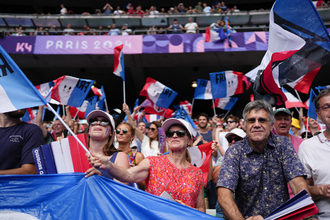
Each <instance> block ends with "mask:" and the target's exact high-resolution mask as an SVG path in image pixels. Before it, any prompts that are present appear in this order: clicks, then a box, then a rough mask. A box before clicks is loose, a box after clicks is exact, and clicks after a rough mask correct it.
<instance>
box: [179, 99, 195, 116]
mask: <svg viewBox="0 0 330 220" xmlns="http://www.w3.org/2000/svg"><path fill="white" fill-rule="evenodd" d="M179 105H180V106H181V107H183V108H184V110H185V111H186V112H187V113H188V114H192V104H191V103H190V102H188V101H187V100H185V101H183V102H180V103H179Z"/></svg>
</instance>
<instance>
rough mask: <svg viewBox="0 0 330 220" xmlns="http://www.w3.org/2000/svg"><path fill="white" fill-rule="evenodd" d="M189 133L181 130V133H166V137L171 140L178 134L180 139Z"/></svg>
mask: <svg viewBox="0 0 330 220" xmlns="http://www.w3.org/2000/svg"><path fill="white" fill-rule="evenodd" d="M186 133H187V132H186V131H183V130H180V131H166V132H165V134H166V137H168V138H170V137H173V135H174V134H176V135H177V136H178V137H184V136H185V134H186Z"/></svg>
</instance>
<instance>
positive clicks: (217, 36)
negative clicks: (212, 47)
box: [205, 27, 226, 42]
mask: <svg viewBox="0 0 330 220" xmlns="http://www.w3.org/2000/svg"><path fill="white" fill-rule="evenodd" d="M224 39H226V34H225V32H224V31H223V29H222V27H219V29H217V30H216V29H213V28H210V27H207V28H206V30H205V42H216V41H220V40H224Z"/></svg>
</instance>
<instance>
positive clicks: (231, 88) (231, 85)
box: [210, 70, 245, 99]
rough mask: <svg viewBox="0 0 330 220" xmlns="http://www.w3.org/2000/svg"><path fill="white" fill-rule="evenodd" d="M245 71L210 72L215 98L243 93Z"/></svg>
mask: <svg viewBox="0 0 330 220" xmlns="http://www.w3.org/2000/svg"><path fill="white" fill-rule="evenodd" d="M244 77H245V76H244V75H243V73H240V72H236V71H230V70H229V71H223V72H217V73H210V81H211V90H212V97H213V99H218V98H225V97H229V96H232V95H237V94H241V93H243V78H244Z"/></svg>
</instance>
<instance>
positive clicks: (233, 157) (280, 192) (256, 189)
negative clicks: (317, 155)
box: [217, 134, 306, 218]
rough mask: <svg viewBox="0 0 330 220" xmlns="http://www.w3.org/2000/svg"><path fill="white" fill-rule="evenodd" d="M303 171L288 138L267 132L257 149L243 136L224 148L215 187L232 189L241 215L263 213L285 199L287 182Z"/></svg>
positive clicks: (267, 212) (287, 195)
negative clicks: (263, 144)
mask: <svg viewBox="0 0 330 220" xmlns="http://www.w3.org/2000/svg"><path fill="white" fill-rule="evenodd" d="M305 175H306V172H305V170H304V167H303V166H302V164H301V162H300V160H299V159H298V156H297V153H296V152H295V150H294V148H293V146H292V144H291V141H290V139H289V138H287V137H284V136H279V135H274V134H270V136H269V139H268V143H267V145H266V147H265V148H264V153H258V152H257V151H255V150H253V148H252V146H251V145H250V143H249V140H248V138H247V137H245V138H244V139H243V141H240V142H238V143H236V144H235V145H233V146H232V147H229V149H228V150H227V151H226V154H225V158H224V162H223V164H222V166H221V170H220V174H219V178H218V182H217V187H225V188H228V189H230V190H231V191H233V192H234V193H235V199H236V204H237V206H238V208H239V210H240V211H241V213H242V215H243V216H244V217H245V218H247V217H250V216H254V215H261V216H263V217H266V216H267V215H268V214H270V212H271V211H273V210H274V209H275V208H277V207H278V206H279V205H281V204H282V203H283V202H285V201H286V200H288V199H289V194H288V187H287V183H288V182H289V181H290V180H292V179H293V178H295V177H298V176H305Z"/></svg>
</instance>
